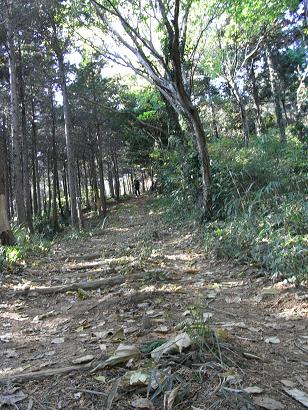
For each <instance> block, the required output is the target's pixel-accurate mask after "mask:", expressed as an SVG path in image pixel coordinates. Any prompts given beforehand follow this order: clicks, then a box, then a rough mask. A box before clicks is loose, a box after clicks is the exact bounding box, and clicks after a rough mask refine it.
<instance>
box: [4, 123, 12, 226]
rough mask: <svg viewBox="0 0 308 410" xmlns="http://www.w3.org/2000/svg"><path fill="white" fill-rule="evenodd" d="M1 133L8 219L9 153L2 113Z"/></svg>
mask: <svg viewBox="0 0 308 410" xmlns="http://www.w3.org/2000/svg"><path fill="white" fill-rule="evenodd" d="M2 133H3V162H4V164H5V165H4V180H5V181H6V184H5V195H6V208H7V215H8V218H9V220H10V218H11V209H10V198H9V196H10V187H9V183H8V181H9V177H10V174H9V169H8V166H9V154H8V135H7V128H6V118H5V115H3V119H2Z"/></svg>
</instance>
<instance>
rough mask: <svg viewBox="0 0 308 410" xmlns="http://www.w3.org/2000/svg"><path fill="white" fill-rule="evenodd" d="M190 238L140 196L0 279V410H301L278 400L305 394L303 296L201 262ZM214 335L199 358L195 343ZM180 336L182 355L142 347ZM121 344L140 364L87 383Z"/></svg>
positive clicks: (250, 274)
mask: <svg viewBox="0 0 308 410" xmlns="http://www.w3.org/2000/svg"><path fill="white" fill-rule="evenodd" d="M193 231H194V228H193V226H183V227H181V228H179V227H174V226H172V225H171V224H170V223H169V224H168V223H166V222H164V220H163V218H162V216H161V215H160V214H159V213H158V212H157V211H155V210H154V209H152V208H151V201H150V200H149V199H147V198H141V199H139V200H130V201H127V202H125V203H122V204H120V205H118V206H116V207H114V208H113V209H112V210H111V211H110V213H109V216H108V219H107V220H106V224H105V226H104V228H103V229H102V230H99V229H96V230H95V231H94V232H95V233H94V234H93V235H87V236H85V237H84V238H77V239H76V241H66V242H62V243H58V244H56V245H54V246H53V247H52V249H51V251H50V253H49V255H48V256H47V257H44V258H38V259H35V260H32V261H31V263H29V265H28V267H27V268H25V269H24V270H23V271H22V272H19V273H18V274H10V275H3V276H2V277H0V285H1V287H0V297H1V299H0V407H1V404H2V403H12V405H11V406H9V405H8V407H9V408H14V407H15V408H19V409H29V410H30V409H135V408H139V409H142V408H145V409H146V408H153V409H164V408H166V409H171V408H172V409H259V408H268V409H280V408H283V409H289V410H292V409H301V408H304V406H303V405H302V404H301V403H300V402H299V401H297V400H295V399H294V398H292V397H291V396H290V395H289V394H288V392H287V391H286V390H292V389H293V390H294V389H295V388H297V389H299V390H300V391H302V392H306V393H307V392H308V372H307V369H308V335H307V313H308V303H307V302H308V290H307V288H303V287H295V286H294V285H291V284H284V283H276V284H273V283H272V282H271V281H270V279H269V278H268V276H265V275H264V274H263V273H262V272H260V271H258V269H254V268H252V267H250V266H247V265H242V266H239V265H234V264H231V263H229V262H224V261H218V260H215V259H214V258H211V257H208V256H205V255H204V253H203V250H202V246H201V244H200V242H199V240H198V237H197V235H194V232H193ZM114 277H116V278H118V279H116V282H117V283H116V284H112V283H111V284H108V281H107V282H106V285H105V284H103V285H101V286H100V287H97V289H93V290H82V289H83V286H82V285H81V286H80V289H79V290H77V291H76V290H69V291H65V289H64V290H63V291H61V289H60V290H59V288H58V290H54V291H53V292H52V293H48V292H49V291H46V288H48V289H49V288H51V287H53V286H63V285H70V284H74V283H78V282H85V281H87V282H90V281H94V280H98V279H108V278H114ZM104 283H105V282H104ZM34 288H40V290H35V289H34ZM42 289H45V291H42ZM55 289H56V288H55ZM77 289H78V285H77ZM49 290H50V289H49ZM41 291H42V292H45V293H41ZM198 315H201V317H202V320H201V322H200V320H199V321H198V320H197V319H196V317H197V316H198ZM203 320H204V321H205V322H204V323H203ZM185 323H186V325H185ZM187 323H188V325H187ZM185 326H186V327H185ZM212 330H216V333H215V334H217V337H218V340H219V342H218V343H216V344H215V343H214V342H213V346H212V349H213V351H212V352H211V351H209V350H208V349H207V348H206V347H204V346H203V347H202V346H201V345H202V341H203V338H202V332H204V331H208V332H209V333H208V335H211V337H212V339H211V340H212V341H213V340H214V339H213V333H212ZM183 332H187V334H188V336H189V337H190V338H191V340H192V342H193V344H192V345H191V346H188V347H187V348H186V349H183V350H182V351H181V352H179V351H178V350H177V351H170V352H166V354H164V355H163V356H162V357H161V358H160V359H159V360H158V361H154V360H153V359H152V358H151V354H150V350H151V348H150V347H149V343H148V342H155V341H157V340H162V339H165V340H171V339H173V338H174V337H176V336H177V335H179V334H181V333H183ZM215 340H216V339H215ZM216 342H217V340H216ZM121 343H122V344H124V345H129V346H134V347H135V348H137V349H138V350H142V353H141V354H140V355H139V356H136V357H134V358H131V359H130V360H129V357H127V358H126V360H123V362H120V363H118V364H112V363H111V365H110V366H105V367H103V368H102V369H98V370H96V371H95V372H92V370H93V369H94V368H95V367H96V366H97V365H99V364H101V363H103V362H104V361H105V360H106V359H107V358H108V357H110V356H112V355H113V354H114V351H115V350H116V348H117V347H118V346H119V344H121ZM147 343H148V344H147ZM208 343H209V344H210V341H208ZM145 346H146V347H147V348H145ZM152 347H153V346H152ZM129 349H133V348H132V347H131V348H129ZM85 356H88V357H85ZM80 358H81V359H80ZM76 359H77V361H76ZM79 359H80V360H79ZM150 374H151V375H152V376H151V378H150V376H149V375H150ZM155 374H156V377H155V376H154V375H155ZM147 375H148V377H147ZM251 386H257V387H258V388H259V389H254V390H253V392H252V393H249V392H250V390H249V389H248V392H245V391H244V389H245V388H247V387H251ZM170 391H172V394H170ZM168 392H169V393H168ZM146 397H148V398H149V399H151V401H152V404H151V403H149V401H147V402H144V404H141V402H139V405H138V399H139V398H146ZM270 399H272V401H271V400H270ZM136 400H137V402H136ZM164 401H165V404H164ZM13 403H15V404H13ZM5 406H6V405H5V404H4V407H5ZM138 406H139V407H138ZM142 406H143V407H142ZM151 406H153V407H151ZM164 406H165V407H164ZM168 406H169V407H168Z"/></svg>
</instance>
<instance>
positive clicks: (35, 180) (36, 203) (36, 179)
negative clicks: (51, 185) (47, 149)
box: [31, 98, 42, 214]
mask: <svg viewBox="0 0 308 410" xmlns="http://www.w3.org/2000/svg"><path fill="white" fill-rule="evenodd" d="M31 109H32V118H31V125H32V174H33V175H32V184H33V208H34V214H40V213H41V212H42V204H41V192H40V191H41V189H40V176H39V166H38V158H37V130H36V123H35V104H34V98H32V100H31Z"/></svg>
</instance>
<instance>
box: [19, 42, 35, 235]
mask: <svg viewBox="0 0 308 410" xmlns="http://www.w3.org/2000/svg"><path fill="white" fill-rule="evenodd" d="M18 56H19V70H18V79H19V97H20V104H21V131H22V156H23V185H24V186H23V188H24V192H23V194H24V200H25V206H26V220H27V226H28V228H29V229H30V231H31V232H33V223H32V206H31V202H32V201H31V187H30V172H29V149H28V148H29V147H28V135H27V118H26V103H25V85H24V74H23V62H22V54H21V47H20V45H19V47H18Z"/></svg>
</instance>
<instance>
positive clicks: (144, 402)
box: [131, 399, 154, 410]
mask: <svg viewBox="0 0 308 410" xmlns="http://www.w3.org/2000/svg"><path fill="white" fill-rule="evenodd" d="M131 405H132V406H133V407H134V408H135V409H137V410H154V406H153V403H152V402H151V400H149V399H137V400H134V401H132V403H131Z"/></svg>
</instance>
